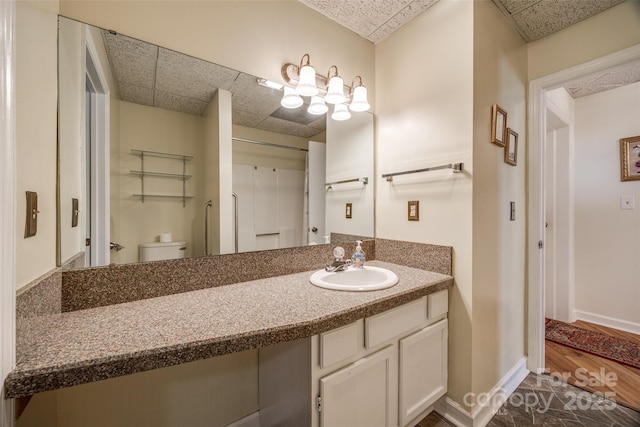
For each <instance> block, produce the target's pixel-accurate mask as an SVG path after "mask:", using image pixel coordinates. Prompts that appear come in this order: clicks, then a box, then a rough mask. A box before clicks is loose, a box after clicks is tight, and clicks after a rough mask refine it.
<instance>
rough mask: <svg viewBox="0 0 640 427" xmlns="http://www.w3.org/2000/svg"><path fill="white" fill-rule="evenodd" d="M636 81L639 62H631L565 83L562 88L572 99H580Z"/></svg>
mask: <svg viewBox="0 0 640 427" xmlns="http://www.w3.org/2000/svg"><path fill="white" fill-rule="evenodd" d="M638 81H640V61H633V62H630V63H628V64H624V65H620V66H617V67H613V68H610V69H608V70H606V71H601V72H598V73H593V74H589V75H587V76H584V77H581V78H578V79H575V80H572V81H570V82H567V83H565V85H564V88H565V89H566V90H567V92H569V94H570V95H571V96H572V97H573V98H580V97H583V96H588V95H593V94H595V93H598V92H603V91H605V90H610V89H615V88H616V87H620V86H625V85H628V84H632V83H636V82H638Z"/></svg>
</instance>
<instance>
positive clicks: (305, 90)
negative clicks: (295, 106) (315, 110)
mask: <svg viewBox="0 0 640 427" xmlns="http://www.w3.org/2000/svg"><path fill="white" fill-rule="evenodd" d="M305 57H306V58H307V62H304V58H305ZM303 62H304V65H302V63H303ZM298 69H299V70H300V80H299V81H298V85H297V86H296V92H297V93H298V95H301V96H314V95H317V94H318V93H319V92H320V91H319V90H318V86H316V69H315V68H313V67H312V66H311V57H310V56H309V54H308V53H305V54H304V55H303V56H302V59H301V60H300V67H299V68H298Z"/></svg>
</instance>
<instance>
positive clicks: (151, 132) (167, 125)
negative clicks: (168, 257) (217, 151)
mask: <svg viewBox="0 0 640 427" xmlns="http://www.w3.org/2000/svg"><path fill="white" fill-rule="evenodd" d="M119 104H120V158H119V165H120V167H119V179H120V199H119V205H120V207H119V210H116V209H117V207H116V208H112V209H111V211H112V213H113V214H115V216H118V217H120V218H121V220H120V222H119V227H118V230H117V231H118V233H119V235H120V240H119V241H118V243H120V244H121V245H122V246H124V247H125V248H124V249H123V250H122V251H120V253H119V259H118V261H119V262H138V245H139V244H140V243H145V242H157V241H158V239H159V236H160V234H161V233H166V232H169V233H172V235H173V241H175V242H182V241H186V242H187V251H186V254H185V255H186V256H193V255H202V254H203V245H204V240H203V237H202V236H203V234H202V233H203V229H204V222H203V217H202V205H203V203H204V202H203V200H204V195H203V193H204V165H205V162H204V158H203V156H204V143H203V141H204V119H203V118H202V117H200V116H196V115H193V114H185V113H177V112H174V111H168V110H163V109H160V108H154V107H147V106H144V105H138V104H132V103H130V102H125V101H119ZM131 149H137V150H147V151H155V152H161V153H169V154H178V155H187V156H193V160H191V161H188V162H186V164H184V165H183V162H182V161H181V160H175V159H164V158H155V157H145V160H144V169H145V170H146V171H150V172H166V173H173V174H181V173H183V172H182V171H183V166H186V174H187V175H191V178H190V179H188V180H186V182H185V187H186V194H187V195H189V196H194V198H193V199H189V200H187V201H186V203H185V206H183V203H182V199H172V198H160V197H145V201H144V203H142V200H141V198H140V197H137V196H133V195H134V194H140V191H141V180H140V177H139V176H135V175H132V174H130V171H131V170H140V156H137V155H133V154H131ZM182 185H183V182H182V180H180V179H175V178H164V177H145V178H144V187H145V193H147V194H166V195H182Z"/></svg>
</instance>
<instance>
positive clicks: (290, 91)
mask: <svg viewBox="0 0 640 427" xmlns="http://www.w3.org/2000/svg"><path fill="white" fill-rule="evenodd" d="M302 104H303V101H302V98H300V95H298V94H297V93H296V90H295V89H294V88H292V87H289V86H285V87H284V96H283V97H282V100H281V101H280V105H282V106H283V107H284V108H298V107H299V106H301V105H302Z"/></svg>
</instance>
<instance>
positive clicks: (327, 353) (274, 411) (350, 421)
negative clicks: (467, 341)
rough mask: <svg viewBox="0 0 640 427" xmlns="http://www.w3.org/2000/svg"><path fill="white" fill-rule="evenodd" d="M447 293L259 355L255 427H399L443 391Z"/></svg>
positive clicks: (417, 418)
mask: <svg viewBox="0 0 640 427" xmlns="http://www.w3.org/2000/svg"><path fill="white" fill-rule="evenodd" d="M447 306H448V292H447V291H446V290H444V291H440V292H437V293H434V294H431V295H427V296H425V297H422V298H420V299H417V300H415V301H412V302H410V303H407V304H404V305H401V306H399V307H396V308H393V309H391V310H388V311H385V312H383V313H379V314H376V315H374V316H371V317H367V318H364V319H359V320H357V321H356V322H354V323H351V324H349V325H346V326H343V327H340V328H337V329H334V330H331V331H328V332H325V333H322V334H319V335H314V336H313V337H310V338H305V339H301V340H297V341H293V342H287V343H282V344H278V345H275V346H271V347H266V348H262V349H260V351H259V406H260V426H263V427H266V426H309V427H359V426H361V427H377V426H380V427H397V426H400V427H404V426H412V425H413V424H415V423H417V422H418V421H420V419H421V418H422V417H424V416H425V415H426V414H427V413H428V411H430V410H431V408H432V406H433V404H434V403H435V401H436V400H437V399H439V398H440V397H442V396H443V395H444V394H445V393H446V391H447V339H448V336H447V330H448V329H447Z"/></svg>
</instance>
